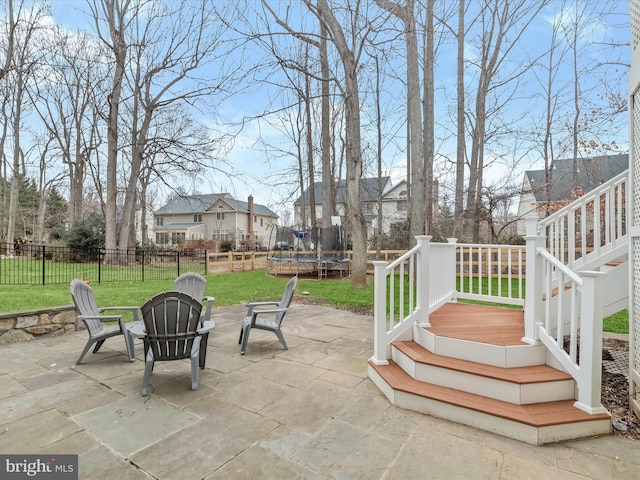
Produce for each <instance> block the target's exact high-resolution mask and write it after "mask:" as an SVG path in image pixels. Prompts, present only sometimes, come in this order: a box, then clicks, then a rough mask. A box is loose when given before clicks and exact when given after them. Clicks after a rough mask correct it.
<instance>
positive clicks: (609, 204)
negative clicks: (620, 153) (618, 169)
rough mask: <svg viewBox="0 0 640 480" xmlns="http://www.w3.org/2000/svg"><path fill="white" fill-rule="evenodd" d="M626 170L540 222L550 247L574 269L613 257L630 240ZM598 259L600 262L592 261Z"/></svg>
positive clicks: (559, 258)
mask: <svg viewBox="0 0 640 480" xmlns="http://www.w3.org/2000/svg"><path fill="white" fill-rule="evenodd" d="M628 180H629V171H628V170H627V171H624V172H622V173H621V174H619V175H618V176H616V177H614V178H612V179H611V180H609V181H607V182H605V183H603V184H602V185H600V186H599V187H597V188H595V189H594V190H592V191H591V192H589V193H587V194H585V195H583V196H582V197H579V198H577V199H576V200H575V201H574V202H572V203H571V204H569V205H566V206H565V207H563V208H562V209H560V210H558V211H557V212H554V213H553V214H551V215H549V216H548V217H546V218H545V219H543V220H541V221H540V222H539V223H538V225H537V234H538V235H542V236H546V237H547V249H548V251H549V253H551V254H552V255H553V256H555V257H556V258H557V259H558V260H560V261H561V262H562V263H564V264H566V265H568V266H569V268H571V269H572V270H577V269H578V268H582V269H591V268H596V267H598V266H600V265H601V264H603V263H606V262H608V261H611V260H614V259H615V257H616V256H617V255H620V249H619V248H618V247H624V246H625V245H626V242H627V229H626V213H627V212H626V205H627V202H626V190H627V184H628ZM593 262H597V263H595V264H594V263H593Z"/></svg>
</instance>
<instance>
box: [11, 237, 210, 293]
mask: <svg viewBox="0 0 640 480" xmlns="http://www.w3.org/2000/svg"><path fill="white" fill-rule="evenodd" d="M206 258H207V251H206V250H200V249H188V250H182V251H177V250H151V251H150V250H142V249H139V250H106V249H103V248H101V249H89V250H84V249H77V248H69V247H54V246H48V245H33V244H26V245H3V244H0V285H34V284H41V285H47V284H60V283H69V282H71V280H73V279H74V278H80V279H83V280H88V281H90V282H96V283H101V282H144V281H145V280H169V279H173V278H175V277H177V276H179V275H180V274H182V273H185V272H197V273H200V274H202V275H204V274H205V272H206V265H205V262H206Z"/></svg>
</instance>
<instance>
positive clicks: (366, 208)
mask: <svg viewBox="0 0 640 480" xmlns="http://www.w3.org/2000/svg"><path fill="white" fill-rule="evenodd" d="M362 213H363V214H365V215H373V204H372V203H365V204H364V205H362Z"/></svg>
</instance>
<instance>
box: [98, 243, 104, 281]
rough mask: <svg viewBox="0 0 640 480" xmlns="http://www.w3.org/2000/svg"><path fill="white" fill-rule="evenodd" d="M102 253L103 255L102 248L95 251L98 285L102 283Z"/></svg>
mask: <svg viewBox="0 0 640 480" xmlns="http://www.w3.org/2000/svg"><path fill="white" fill-rule="evenodd" d="M102 253H103V249H102V248H98V249H97V254H98V283H100V282H101V281H102V256H103V255H102Z"/></svg>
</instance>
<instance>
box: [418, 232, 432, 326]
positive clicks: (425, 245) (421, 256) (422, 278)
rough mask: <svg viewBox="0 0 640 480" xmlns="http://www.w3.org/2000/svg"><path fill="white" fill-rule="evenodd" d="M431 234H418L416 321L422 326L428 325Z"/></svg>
mask: <svg viewBox="0 0 640 480" xmlns="http://www.w3.org/2000/svg"><path fill="white" fill-rule="evenodd" d="M432 238H433V237H432V236H431V235H418V236H417V237H416V242H417V245H418V261H417V265H416V267H417V269H418V271H417V274H416V311H417V315H416V323H417V324H418V325H421V326H422V327H430V326H431V324H430V323H429V299H430V298H431V297H430V294H431V285H430V275H429V267H430V265H431V239H432Z"/></svg>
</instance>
